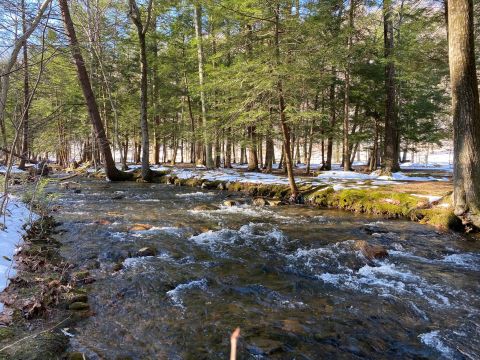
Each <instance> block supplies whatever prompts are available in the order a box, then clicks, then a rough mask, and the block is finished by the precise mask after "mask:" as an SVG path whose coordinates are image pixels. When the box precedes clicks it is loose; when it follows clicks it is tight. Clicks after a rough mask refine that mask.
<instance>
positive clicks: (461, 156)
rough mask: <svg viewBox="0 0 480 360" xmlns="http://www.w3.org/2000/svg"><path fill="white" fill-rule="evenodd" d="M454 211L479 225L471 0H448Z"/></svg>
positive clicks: (479, 128) (479, 134)
mask: <svg viewBox="0 0 480 360" xmlns="http://www.w3.org/2000/svg"><path fill="white" fill-rule="evenodd" d="M448 45H449V54H448V55H449V61H450V78H451V88H452V109H453V129H454V130H453V132H454V159H455V162H454V174H453V178H454V180H453V186H454V207H455V214H456V215H457V216H462V217H464V218H466V219H467V220H468V221H469V222H471V223H473V224H474V225H475V226H477V227H480V104H479V95H478V81H477V73H476V66H475V44H474V15H473V1H472V0H455V1H453V0H449V1H448Z"/></svg>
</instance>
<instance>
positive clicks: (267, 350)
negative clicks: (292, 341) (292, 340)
mask: <svg viewBox="0 0 480 360" xmlns="http://www.w3.org/2000/svg"><path fill="white" fill-rule="evenodd" d="M251 342H252V345H250V346H247V348H248V350H249V351H250V352H251V353H252V354H254V355H272V354H275V353H279V352H282V351H283V343H282V342H280V341H276V340H271V339H262V338H255V339H252V340H251Z"/></svg>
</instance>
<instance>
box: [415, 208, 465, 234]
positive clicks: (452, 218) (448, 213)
mask: <svg viewBox="0 0 480 360" xmlns="http://www.w3.org/2000/svg"><path fill="white" fill-rule="evenodd" d="M415 216H416V218H417V219H414V220H418V221H419V222H420V223H421V224H429V225H432V226H435V227H436V228H438V229H441V230H449V229H450V230H458V231H460V230H462V229H463V224H462V220H461V219H460V218H459V217H458V216H456V215H455V214H454V213H453V209H452V208H441V207H436V208H433V209H423V210H420V211H418V212H417V213H416V214H415Z"/></svg>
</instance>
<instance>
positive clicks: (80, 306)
mask: <svg viewBox="0 0 480 360" xmlns="http://www.w3.org/2000/svg"><path fill="white" fill-rule="evenodd" d="M68 308H69V309H70V310H74V311H81V310H89V309H90V305H88V303H86V302H82V301H77V302H74V303H72V304H70V305H69V306H68Z"/></svg>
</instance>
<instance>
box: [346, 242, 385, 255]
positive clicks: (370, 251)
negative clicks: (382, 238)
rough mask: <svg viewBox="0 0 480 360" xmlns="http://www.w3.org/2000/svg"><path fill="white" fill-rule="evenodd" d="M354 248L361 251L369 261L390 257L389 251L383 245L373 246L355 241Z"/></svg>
mask: <svg viewBox="0 0 480 360" xmlns="http://www.w3.org/2000/svg"><path fill="white" fill-rule="evenodd" d="M354 248H355V249H356V250H360V252H361V253H362V254H363V256H365V257H366V258H367V259H369V260H373V259H383V258H386V257H387V256H388V252H387V249H385V248H384V247H383V246H381V245H371V244H369V243H367V242H366V241H365V240H357V241H355V244H354Z"/></svg>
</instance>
